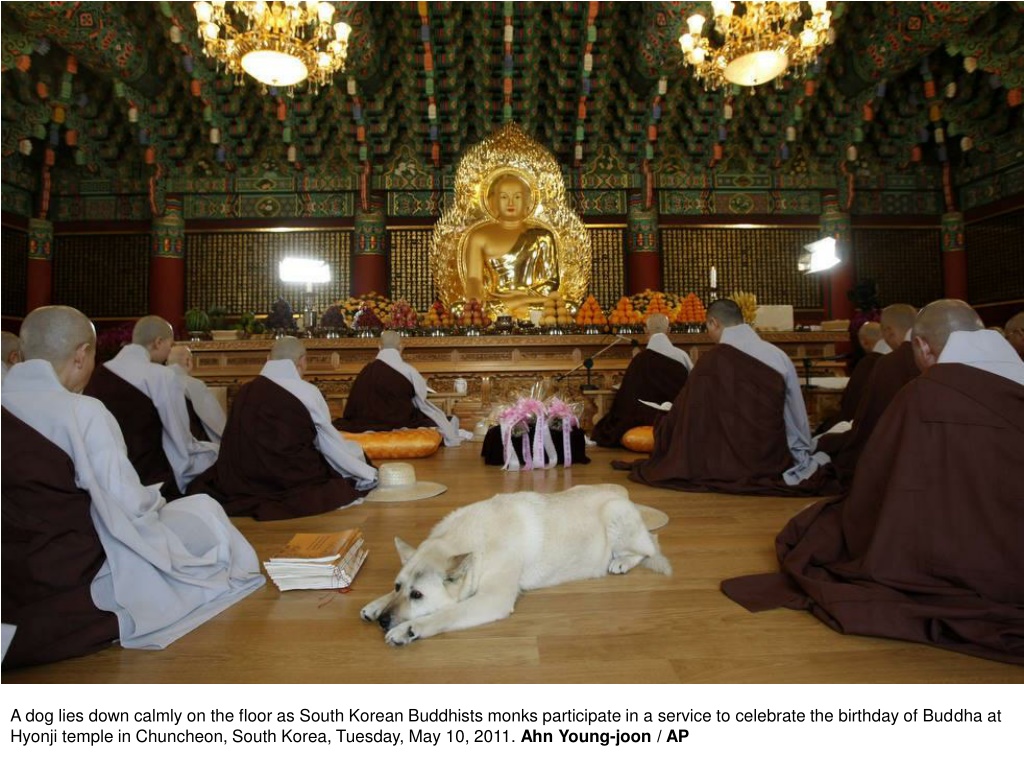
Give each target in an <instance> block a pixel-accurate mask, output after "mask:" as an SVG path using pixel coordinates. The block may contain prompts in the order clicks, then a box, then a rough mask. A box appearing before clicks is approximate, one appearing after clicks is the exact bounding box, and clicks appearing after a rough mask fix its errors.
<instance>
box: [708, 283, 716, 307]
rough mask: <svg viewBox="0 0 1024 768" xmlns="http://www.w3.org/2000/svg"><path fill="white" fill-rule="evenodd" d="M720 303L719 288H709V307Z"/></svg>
mask: <svg viewBox="0 0 1024 768" xmlns="http://www.w3.org/2000/svg"><path fill="white" fill-rule="evenodd" d="M713 301H718V288H715V287H714V286H712V287H710V288H708V306H709V307H710V306H711V302H713Z"/></svg>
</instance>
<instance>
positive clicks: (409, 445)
mask: <svg viewBox="0 0 1024 768" xmlns="http://www.w3.org/2000/svg"><path fill="white" fill-rule="evenodd" d="M341 436H342V437H344V438H345V439H346V440H352V441H354V442H357V443H359V444H360V445H361V446H362V447H363V452H364V453H365V454H366V458H368V459H375V460H376V459H421V458H423V457H424V456H432V455H433V454H435V453H437V449H438V448H439V447H440V445H441V433H440V432H438V431H437V430H436V429H431V428H430V427H420V428H419V429H396V430H394V431H392V432H342V433H341Z"/></svg>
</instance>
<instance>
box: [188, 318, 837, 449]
mask: <svg viewBox="0 0 1024 768" xmlns="http://www.w3.org/2000/svg"><path fill="white" fill-rule="evenodd" d="M762 337H763V338H764V339H765V340H766V341H769V342H771V343H772V344H775V345H776V346H778V347H780V348H782V349H784V350H785V351H786V352H787V354H789V356H790V357H791V358H793V360H794V362H795V363H796V368H797V372H798V373H800V374H801V378H803V375H804V373H805V370H807V369H808V368H809V369H810V370H811V372H812V373H813V375H815V376H822V375H829V374H831V373H832V372H834V371H835V372H837V375H842V373H841V369H842V366H843V364H842V361H829V360H815V359H816V358H828V357H833V356H835V354H836V344H840V343H843V342H847V341H849V336H848V335H847V334H846V333H830V332H815V333H763V334H762ZM669 338H670V339H671V340H672V343H673V344H675V345H676V346H677V347H679V348H680V349H683V350H685V351H686V352H687V353H688V354H689V355H690V357H692V358H693V360H694V361H695V362H696V360H697V359H698V358H699V357H700V353H701V350H703V349H708V348H710V347H711V346H712V345H713V342H712V341H711V339H710V338H709V337H708V336H707V334H703V333H698V334H670V335H669ZM613 342H616V343H615V344H614V346H611V347H610V348H609V349H606V350H605V351H604V352H603V353H602V354H600V355H598V353H599V352H601V350H602V349H604V348H605V347H607V346H608V345H609V344H612V343H613ZM272 343H273V342H272V341H270V340H265V339H260V340H239V341H204V342H192V343H190V344H189V346H190V347H191V349H192V352H193V356H194V362H195V369H194V370H193V372H192V375H193V376H196V377H197V378H200V379H202V380H203V381H205V382H206V383H207V384H208V385H210V386H223V387H227V391H228V401H229V402H230V401H231V400H232V399H233V397H234V394H235V392H237V390H238V387H239V386H240V385H241V384H244V383H245V382H246V381H249V380H250V379H252V378H253V377H254V376H256V375H258V374H259V372H260V369H261V368H262V367H263V364H264V363H265V362H266V360H267V354H268V352H269V350H270V345H271V344H272ZM646 343H647V336H646V335H645V334H633V335H628V336H622V337H617V336H616V335H615V334H594V335H589V334H587V335H584V334H566V335H507V336H500V335H486V336H437V337H435V336H412V337H409V338H406V339H405V340H404V347H403V351H402V356H403V357H404V359H405V360H406V362H408V363H410V364H412V365H413V366H415V367H416V369H417V370H419V372H420V373H421V374H423V376H424V377H425V378H426V379H427V382H428V384H429V385H430V386H431V387H432V388H433V389H435V390H437V392H438V393H439V394H438V404H439V405H441V407H442V408H444V409H445V410H447V411H449V412H453V413H455V414H456V415H458V416H459V418H460V420H461V421H462V424H463V426H465V427H468V428H470V429H471V428H472V425H473V424H474V423H475V421H476V420H477V419H479V418H481V417H484V416H486V415H488V414H489V413H490V411H491V409H492V408H494V407H495V406H497V405H500V404H502V403H505V402H508V401H510V400H513V399H514V398H515V397H516V396H517V395H519V394H523V393H525V392H528V391H529V390H530V387H531V386H532V385H533V384H534V383H536V382H541V383H542V384H543V385H544V387H545V390H546V391H547V392H548V393H549V394H557V395H559V396H560V397H562V398H563V399H566V400H569V401H576V402H584V403H586V405H587V411H586V413H584V418H583V421H584V426H589V425H590V422H591V420H592V418H593V416H594V410H595V408H598V407H599V406H600V404H601V401H599V398H595V397H584V396H583V394H582V393H581V385H584V384H586V383H587V371H586V368H585V367H584V366H583V363H584V361H585V360H587V359H588V358H594V359H593V367H592V369H591V372H590V376H591V384H592V385H593V386H594V387H595V388H596V389H597V390H598V391H599V392H605V393H607V392H609V391H611V390H613V388H614V386H615V385H616V384H617V383H618V382H619V381H620V380H621V378H622V374H623V372H624V371H625V370H626V367H627V366H628V365H629V362H630V360H631V359H632V358H633V355H634V354H635V353H636V352H637V351H639V350H641V349H643V348H644V346H645V345H646ZM306 349H307V357H308V361H309V366H308V369H307V371H306V380H307V381H309V382H311V383H313V384H316V386H317V387H319V388H320V391H321V392H323V394H324V397H326V398H327V402H328V403H329V404H330V406H331V411H332V415H334V416H340V415H341V411H342V410H343V409H344V403H345V399H346V398H347V397H348V391H349V387H350V386H351V384H352V381H353V379H354V378H355V377H356V374H358V373H359V371H360V370H362V368H363V366H365V365H366V364H367V363H368V362H370V361H371V360H373V359H374V358H375V357H376V356H377V351H378V346H377V339H375V338H343V339H307V340H306ZM595 355H598V356H597V357H594V356H595ZM807 359H809V360H810V361H811V362H810V364H809V366H808V365H806V364H805V362H804V361H805V360H807ZM577 366H579V369H578V370H576V371H575V372H573V373H571V374H570V373H569V371H571V370H572V369H573V368H576V367H577ZM458 378H462V379H465V380H466V382H467V384H468V388H467V392H466V395H465V396H461V395H455V379H458ZM807 394H808V397H809V402H808V411H809V413H810V414H811V421H812V423H813V422H815V421H817V419H816V418H815V416H816V414H817V413H819V411H820V410H821V403H819V402H818V400H817V398H818V397H819V395H818V394H817V393H815V391H814V390H813V389H811V390H807Z"/></svg>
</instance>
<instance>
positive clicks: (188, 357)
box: [167, 344, 192, 371]
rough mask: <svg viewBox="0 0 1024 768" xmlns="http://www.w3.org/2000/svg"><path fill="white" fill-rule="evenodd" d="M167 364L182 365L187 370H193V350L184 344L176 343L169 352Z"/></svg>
mask: <svg viewBox="0 0 1024 768" xmlns="http://www.w3.org/2000/svg"><path fill="white" fill-rule="evenodd" d="M167 365H180V366H181V367H182V368H184V369H185V370H186V371H191V370H192V350H191V349H189V348H188V347H186V346H185V345H184V344H176V345H175V346H173V347H171V351H170V352H168V353H167Z"/></svg>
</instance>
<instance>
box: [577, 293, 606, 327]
mask: <svg viewBox="0 0 1024 768" xmlns="http://www.w3.org/2000/svg"><path fill="white" fill-rule="evenodd" d="M607 324H608V320H607V318H605V316H604V312H603V311H602V310H601V305H600V304H598V303H597V299H596V298H595V297H594V295H593V294H591V295H590V296H587V298H586V301H584V302H583V304H582V305H581V306H580V311H579V312H577V313H576V325H579V326H587V325H607Z"/></svg>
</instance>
